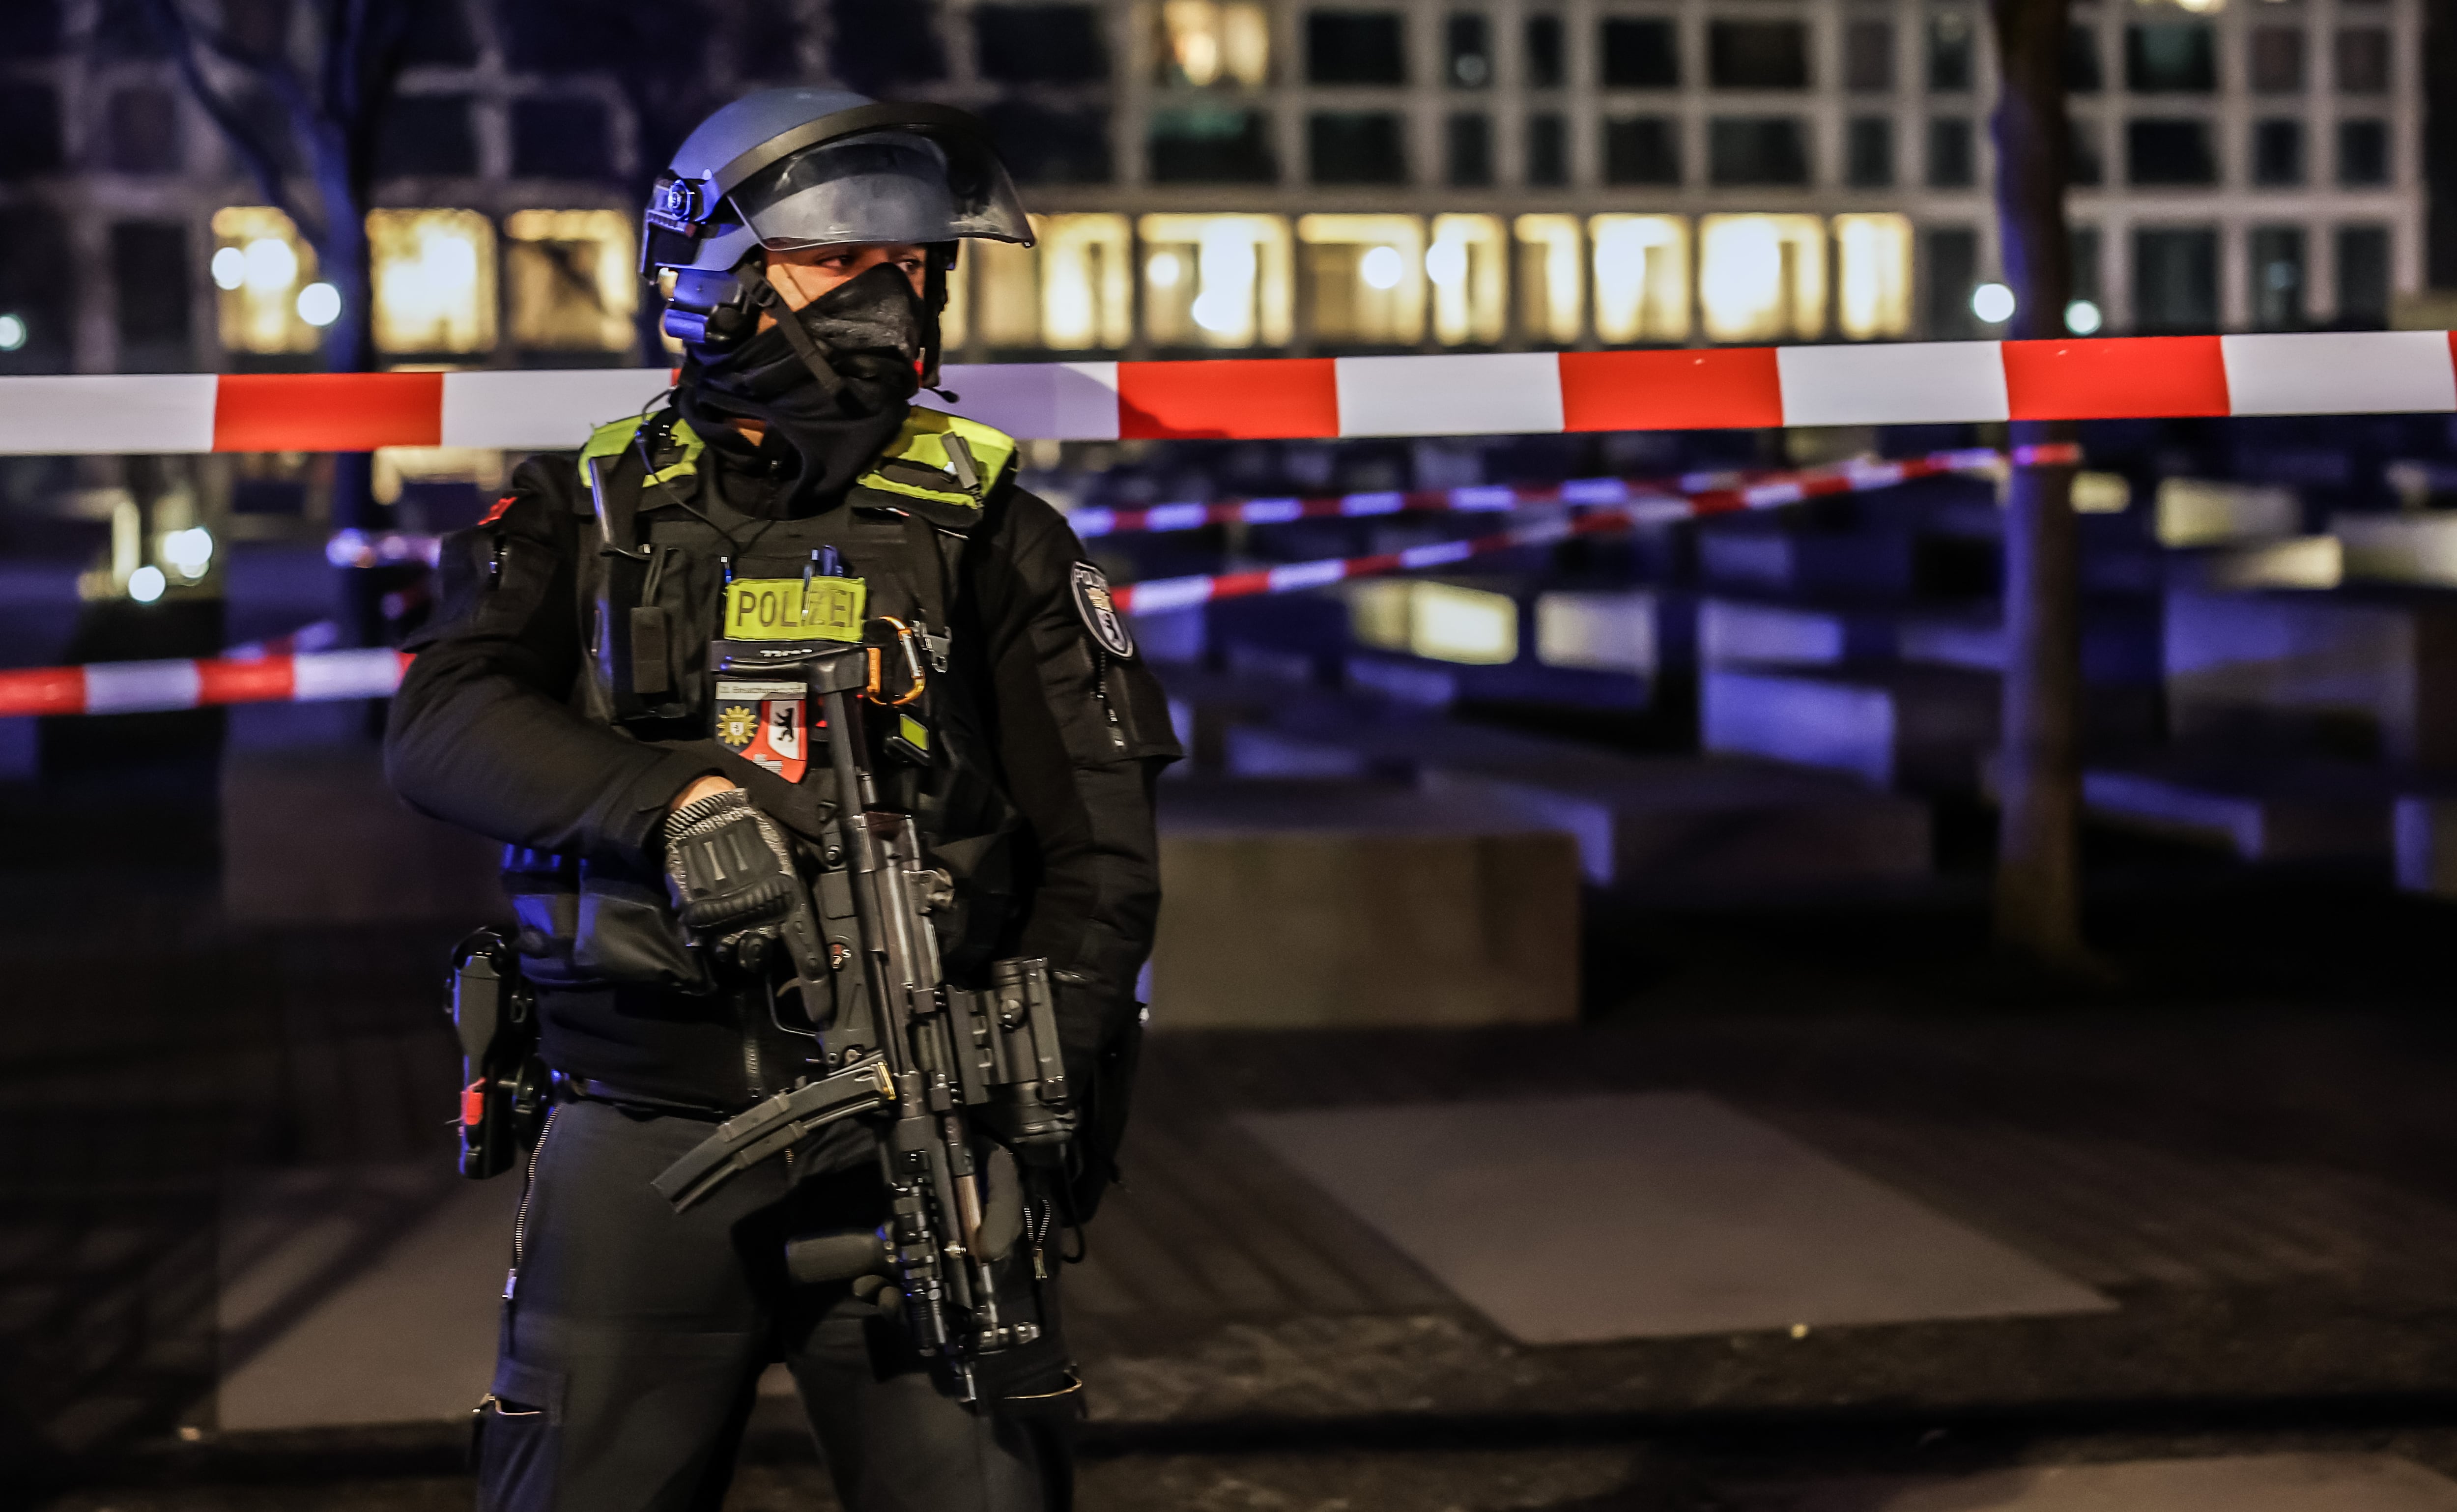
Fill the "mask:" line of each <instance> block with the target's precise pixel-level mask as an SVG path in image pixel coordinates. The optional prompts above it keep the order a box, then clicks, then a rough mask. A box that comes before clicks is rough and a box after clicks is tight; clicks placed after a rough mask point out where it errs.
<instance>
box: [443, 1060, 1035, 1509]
mask: <svg viewBox="0 0 2457 1512" xmlns="http://www.w3.org/2000/svg"><path fill="white" fill-rule="evenodd" d="M709 1131H710V1126H709V1125H707V1124H704V1123H699V1122H696V1121H694V1120H692V1119H688V1118H660V1117H650V1116H645V1115H641V1114H635V1113H632V1112H630V1111H626V1110H624V1109H620V1108H612V1107H609V1106H608V1105H606V1104H603V1103H593V1102H584V1103H569V1104H566V1105H564V1106H562V1107H560V1108H557V1109H556V1110H555V1113H554V1117H553V1119H552V1121H551V1122H550V1123H549V1124H548V1125H547V1132H546V1135H545V1137H544V1140H543V1143H542V1145H541V1147H540V1151H539V1154H538V1158H537V1173H536V1177H535V1180H534V1181H533V1182H532V1184H531V1186H530V1190H529V1192H528V1198H527V1202H526V1203H525V1204H524V1207H523V1214H522V1221H521V1227H520V1231H519V1233H518V1235H517V1237H516V1240H515V1249H516V1257H517V1261H518V1264H517V1269H516V1271H515V1274H514V1276H513V1279H512V1283H511V1285H510V1287H509V1288H508V1289H507V1295H506V1299H505V1302H504V1327H503V1343H502V1347H501V1350H500V1353H499V1355H498V1357H497V1361H496V1366H495V1379H494V1385H493V1388H492V1392H491V1397H490V1399H489V1400H488V1402H487V1403H486V1404H485V1406H484V1407H482V1408H481V1410H480V1414H479V1420H478V1425H477V1432H478V1442H477V1460H478V1506H479V1509H480V1512H548V1509H555V1512H563V1509H586V1512H632V1509H638V1512H716V1509H717V1508H718V1507H720V1506H721V1505H722V1504H723V1502H724V1500H725V1491H726V1485H727V1482H728V1481H730V1480H731V1478H732V1476H733V1460H734V1455H735V1450H736V1447H737V1445H738V1443H739V1441H740V1439H741V1435H742V1430H743V1426H744V1424H745V1423H746V1422H747V1421H748V1419H749V1418H750V1415H751V1406H752V1401H753V1398H754V1392H755V1390H756V1387H757V1382H758V1378H759V1375H760V1372H761V1371H762V1370H763V1369H765V1368H766V1366H767V1365H768V1364H769V1363H770V1362H771V1361H772V1360H777V1359H781V1360H783V1361H784V1362H785V1365H786V1367H787V1368H788V1369H789V1370H791V1371H792V1372H793V1375H794V1381H795V1386H796V1388H797V1389H798V1390H799V1392H800V1395H801V1398H802V1405H803V1408H804V1410H805V1411H806V1412H808V1414H809V1415H810V1419H811V1426H812V1429H813V1431H814V1432H815V1433H816V1436H817V1438H818V1440H819V1445H820V1448H821V1451H822V1452H823V1453H824V1454H825V1456H826V1458H827V1461H828V1467H829V1470H830V1471H831V1473H832V1474H833V1475H834V1477H835V1479H836V1492H837V1495H838V1497H839V1498H841V1499H842V1501H843V1502H844V1504H845V1507H846V1508H847V1512H1057V1509H1060V1508H1063V1506H1064V1504H1065V1502H1066V1488H1067V1480H1068V1475H1069V1467H1068V1465H1067V1462H1066V1451H1065V1448H1064V1445H1063V1443H1062V1442H1059V1441H1058V1440H1057V1437H1056V1436H1055V1435H1053V1434H1051V1433H1049V1432H1048V1431H1046V1430H1045V1429H1037V1428H1033V1427H1027V1426H1025V1425H1023V1424H1020V1423H1016V1422H1013V1421H1009V1420H1006V1419H1001V1418H998V1417H995V1416H992V1415H989V1414H986V1413H982V1412H981V1411H979V1410H977V1409H974V1408H969V1407H966V1406H964V1405H962V1404H961V1403H960V1402H957V1401H955V1400H953V1399H951V1398H948V1397H946V1396H944V1395H942V1394H941V1393H940V1392H939V1388H938V1387H937V1385H936V1384H934V1383H933V1381H932V1379H931V1377H930V1376H929V1375H928V1373H927V1372H926V1370H925V1369H924V1368H923V1366H922V1363H921V1361H920V1359H919V1357H918V1356H917V1355H915V1354H914V1353H913V1351H912V1348H911V1346H910V1345H909V1343H907V1341H906V1338H905V1334H904V1328H903V1324H902V1323H901V1322H900V1321H899V1320H897V1319H893V1318H888V1317H884V1316H882V1315H880V1314H879V1312H878V1309H876V1308H875V1307H873V1306H872V1305H870V1304H869V1303H867V1302H863V1301H859V1300H857V1299H856V1298H855V1297H853V1296H852V1295H851V1294H850V1293H849V1291H848V1290H847V1289H846V1288H845V1287H842V1286H816V1287H814V1286H797V1285H795V1284H794V1283H793V1282H792V1281H791V1280H790V1279H789V1278H788V1277H787V1276H786V1274H785V1267H784V1243H785V1240H786V1239H787V1238H788V1237H790V1236H792V1235H794V1234H797V1233H806V1232H816V1231H820V1230H827V1229H846V1228H853V1227H856V1226H865V1227H866V1226H868V1225H870V1224H873V1223H876V1222H878V1220H879V1218H880V1217H882V1216H884V1212H883V1210H884V1205H885V1204H884V1194H883V1189H882V1186H881V1184H880V1182H879V1180H878V1174H877V1172H876V1170H875V1169H870V1168H866V1169H862V1170H850V1171H843V1172H838V1173H835V1174H830V1175H823V1176H817V1177H814V1178H812V1179H809V1180H804V1181H798V1182H797V1181H796V1175H797V1173H796V1172H795V1171H794V1170H790V1169H789V1168H788V1166H787V1164H786V1163H785V1162H784V1161H783V1160H771V1161H769V1162H768V1163H766V1164H765V1165H763V1166H760V1167H758V1168H756V1169H754V1170H749V1171H745V1172H743V1173H742V1174H739V1175H737V1176H735V1177H734V1178H733V1180H732V1181H731V1182H729V1183H728V1184H727V1185H726V1186H725V1187H723V1188H721V1189H719V1190H718V1191H717V1192H716V1194H715V1195H713V1196H712V1197H710V1198H709V1199H707V1200H706V1201H704V1202H702V1203H701V1204H700V1205H699V1206H697V1207H695V1208H693V1209H692V1210H691V1211H690V1212H684V1213H676V1212H673V1211H672V1210H671V1208H669V1207H668V1206H667V1205H666V1202H665V1199H664V1198H662V1197H660V1196H658V1195H657V1194H656V1192H654V1191H651V1190H650V1186H649V1182H650V1179H651V1178H652V1177H654V1176H655V1175H656V1174H657V1173H658V1172H660V1171H662V1170H665V1169H666V1167H667V1166H668V1165H670V1164H671V1163H672V1161H673V1160H674V1159H675V1158H676V1157H678V1156H680V1155H681V1154H682V1153H683V1152H684V1151H686V1150H690V1149H691V1148H692V1146H693V1145H696V1144H697V1143H699V1141H700V1140H702V1139H703V1138H705V1137H707V1135H708V1133H709Z"/></svg>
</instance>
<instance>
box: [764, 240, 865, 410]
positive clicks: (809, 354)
mask: <svg viewBox="0 0 2457 1512" xmlns="http://www.w3.org/2000/svg"><path fill="white" fill-rule="evenodd" d="M742 279H743V281H744V282H745V283H746V284H748V285H749V286H750V289H751V302H752V303H754V304H757V305H763V306H765V307H766V308H767V310H768V312H769V313H770V314H771V315H773V316H774V317H775V319H776V326H777V328H778V329H779V330H781V331H783V332H784V333H785V342H786V344H787V345H789V346H791V347H793V349H794V355H795V357H798V358H800V359H801V360H802V365H803V366H804V367H807V368H809V369H810V370H811V377H812V378H813V379H814V380H816V382H817V383H818V385H819V391H820V392H821V393H823V394H825V395H827V396H828V398H829V399H830V400H831V401H833V400H835V399H836V396H837V395H839V394H841V393H843V392H844V380H843V379H842V378H840V377H838V376H837V375H836V369H835V368H833V367H831V366H829V365H828V359H827V354H826V353H824V352H822V351H820V350H819V343H818V342H815V341H812V340H811V333H810V332H808V331H806V330H804V329H802V317H801V314H800V312H799V311H797V310H795V308H794V306H793V305H792V304H790V303H788V302H787V301H786V299H785V292H784V291H783V290H782V289H779V288H778V287H776V284H775V280H773V279H771V278H769V277H768V267H767V262H766V259H754V260H753V261H752V263H751V266H750V267H749V268H748V269H747V270H745V272H744V274H743V275H742Z"/></svg>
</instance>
